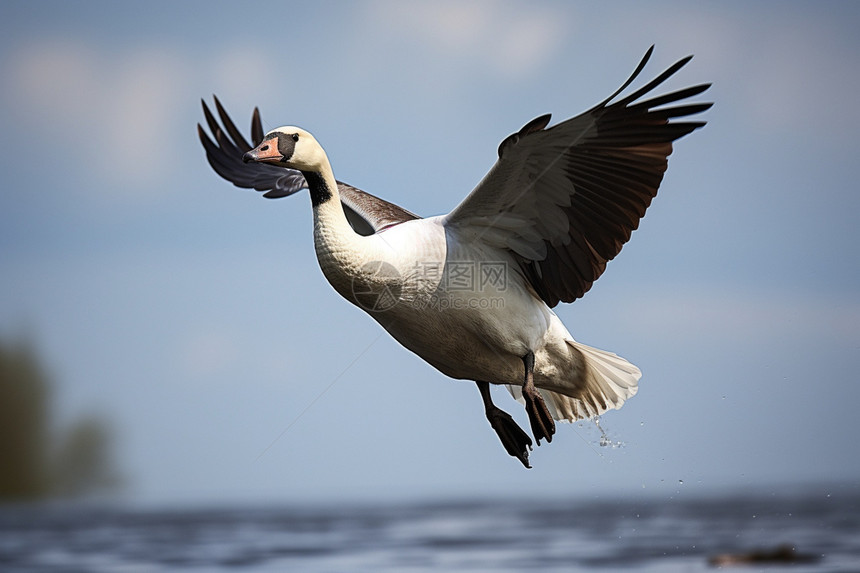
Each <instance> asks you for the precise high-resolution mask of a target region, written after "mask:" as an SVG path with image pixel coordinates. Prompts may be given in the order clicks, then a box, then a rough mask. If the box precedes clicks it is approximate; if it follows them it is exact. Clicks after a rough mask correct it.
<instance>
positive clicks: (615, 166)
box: [445, 46, 712, 307]
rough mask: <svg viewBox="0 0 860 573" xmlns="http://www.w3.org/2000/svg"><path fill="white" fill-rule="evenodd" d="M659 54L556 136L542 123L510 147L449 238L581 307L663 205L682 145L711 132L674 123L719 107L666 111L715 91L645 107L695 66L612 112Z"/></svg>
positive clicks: (452, 223)
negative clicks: (509, 258) (507, 260)
mask: <svg viewBox="0 0 860 573" xmlns="http://www.w3.org/2000/svg"><path fill="white" fill-rule="evenodd" d="M652 50H653V46H652V48H651V49H649V50H648V52H647V53H646V54H645V56H644V57H643V58H642V60H641V62H640V63H639V65H638V66H637V68H636V70H635V71H634V73H633V74H632V75H631V76H630V78H629V79H628V80H627V81H626V82H625V83H624V84H623V85H622V86H621V88H619V89H618V90H617V91H616V92H615V93H613V94H612V95H611V96H610V97H609V98H607V99H606V100H604V101H603V102H601V103H600V104H598V105H596V106H595V107H593V108H591V109H590V110H588V111H586V112H584V113H582V114H580V115H578V116H576V117H574V118H572V119H569V120H566V121H564V122H561V123H559V124H557V125H555V126H552V127H550V128H547V129H545V126H546V125H547V124H548V122H549V117H548V116H541V117H539V118H537V119H535V120H532V121H531V122H529V123H528V124H527V125H526V126H525V127H523V129H521V130H520V131H519V132H517V133H515V134H513V135H511V136H509V137H508V138H506V139H505V140H504V141H503V142H502V144H501V145H500V146H499V159H498V161H497V162H496V164H495V165H494V166H493V168H492V169H491V170H490V172H489V173H488V174H487V175H486V176H485V177H484V179H483V180H482V181H481V182H480V183H479V184H478V186H477V187H476V188H475V190H474V191H472V193H470V194H469V196H468V197H466V199H465V200H464V201H463V202H462V203H460V205H458V206H457V207H456V208H455V209H454V210H453V211H452V212H451V213H450V214H449V215H448V216H447V217H446V220H445V224H446V226H447V227H448V228H450V229H452V230H457V229H461V230H468V235H469V236H470V237H477V238H478V239H479V240H483V241H484V242H486V243H487V244H490V245H493V246H496V247H501V248H505V249H508V250H510V251H512V253H513V254H514V256H515V258H516V259H517V260H518V262H519V266H520V268H521V270H522V272H523V274H524V275H525V276H526V278H527V279H528V280H529V282H530V284H531V285H532V287H533V288H534V289H535V291H536V292H537V293H538V295H540V297H541V298H542V299H543V300H544V301H545V302H546V303H547V304H548V305H549V306H551V307H552V306H555V305H556V304H558V303H559V302H572V301H574V300H576V299H577V298H579V297H581V296H582V295H583V294H585V292H587V291H588V289H590V288H591V286H592V284H593V283H594V281H596V280H597V279H598V278H599V277H600V275H601V274H603V271H604V270H605V269H606V263H607V262H608V261H610V260H612V259H613V258H615V256H616V255H617V254H618V253H619V252H620V251H621V248H622V246H623V245H624V244H625V243H626V242H627V241H628V240H629V239H630V235H631V233H632V232H633V230H635V229H636V228H637V227H638V226H639V221H640V219H641V218H642V217H643V216H644V215H645V210H646V209H647V208H648V206H649V205H650V204H651V200H652V199H653V198H654V197H655V196H656V194H657V189H658V188H659V186H660V183H661V181H662V179H663V174H664V172H665V171H666V167H667V162H668V156H669V155H670V154H671V153H672V142H673V141H675V140H676V139H679V138H680V137H683V136H684V135H687V134H688V133H690V132H692V131H693V130H695V129H697V128H699V127H702V126H703V125H705V122H699V121H682V122H671V123H670V121H669V120H670V119H673V118H679V117H685V116H688V115H692V114H696V113H700V112H703V111H705V110H707V109H708V108H710V107H711V105H712V104H710V103H695V104H685V105H679V106H676V107H668V108H661V107H660V106H664V105H668V104H673V103H676V102H679V101H681V100H684V99H687V98H689V97H693V96H695V95H698V94H700V93H702V92H704V91H705V90H706V89H707V88H708V87H709V86H710V84H703V85H697V86H692V87H689V88H686V89H682V90H679V91H675V92H672V93H669V94H666V95H662V96H659V97H654V98H652V99H649V100H646V101H641V102H637V100H638V99H639V98H641V97H642V96H644V95H645V94H647V93H649V92H650V91H651V90H653V89H654V88H656V87H657V86H659V85H660V84H661V83H663V82H664V81H666V79H668V78H669V77H670V76H672V75H673V74H675V73H676V72H677V71H678V70H680V69H681V68H682V67H683V66H684V65H685V64H686V63H687V62H688V61H689V60H690V57H687V58H684V59H682V60H680V61H679V62H677V63H676V64H674V65H673V66H671V67H670V68H669V69H667V70H666V71H665V72H663V73H662V74H660V75H659V76H657V78H655V79H654V80H652V81H651V82H649V83H647V84H646V85H645V86H643V87H642V88H640V89H638V90H636V91H635V92H633V93H632V94H630V95H628V96H626V97H624V98H623V99H621V100H619V101H617V102H614V103H611V102H612V100H613V99H615V98H616V97H617V96H618V95H619V94H620V93H621V92H623V91H624V89H626V88H627V86H629V85H630V84H631V83H632V82H633V80H634V79H635V78H636V77H637V76H638V75H639V73H640V72H641V71H642V69H643V68H644V67H645V64H646V62H647V61H648V59H649V57H650V56H651V52H652Z"/></svg>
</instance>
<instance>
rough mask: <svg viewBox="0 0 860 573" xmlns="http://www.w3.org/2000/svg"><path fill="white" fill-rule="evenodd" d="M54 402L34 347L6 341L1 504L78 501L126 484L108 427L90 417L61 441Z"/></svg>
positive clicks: (1, 374) (0, 375) (0, 391)
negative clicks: (115, 465)
mask: <svg viewBox="0 0 860 573" xmlns="http://www.w3.org/2000/svg"><path fill="white" fill-rule="evenodd" d="M50 398H51V385H50V382H49V379H48V376H47V375H46V374H45V372H44V371H43V369H42V368H41V366H40V365H39V362H38V360H37V359H36V356H35V354H34V353H33V351H32V349H31V347H30V346H29V345H27V344H24V343H18V344H15V345H7V344H5V343H3V341H0V502H2V501H4V500H34V499H43V498H47V497H55V496H59V497H75V496H80V495H86V494H91V493H96V492H99V491H103V490H105V489H112V488H115V487H117V486H118V485H119V483H120V480H119V479H118V477H117V475H116V473H115V472H114V471H113V469H112V464H111V463H110V455H109V454H110V433H109V431H108V427H107V425H106V424H105V423H104V421H103V420H101V419H100V418H97V417H95V416H88V417H85V418H83V419H81V420H79V421H77V422H75V423H73V424H72V425H71V427H70V428H69V429H67V430H65V431H63V432H60V434H59V436H58V437H56V438H55V437H54V436H52V435H51V428H50V426H51V424H50V415H51V410H50V402H51V400H50Z"/></svg>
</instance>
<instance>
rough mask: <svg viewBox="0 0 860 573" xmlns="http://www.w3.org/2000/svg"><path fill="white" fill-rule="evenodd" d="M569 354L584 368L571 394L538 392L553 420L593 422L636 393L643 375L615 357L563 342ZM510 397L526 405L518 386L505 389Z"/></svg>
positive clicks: (583, 346)
mask: <svg viewBox="0 0 860 573" xmlns="http://www.w3.org/2000/svg"><path fill="white" fill-rule="evenodd" d="M566 342H567V343H568V345H569V347H570V350H571V351H572V352H578V353H579V354H581V355H582V356H583V357H584V358H585V363H586V365H587V368H586V371H585V375H584V376H582V379H581V380H572V381H570V382H571V390H570V392H566V393H565V394H561V393H558V392H553V391H551V390H545V389H543V388H541V389H540V393H541V395H542V396H543V398H544V401H545V402H546V405H547V408H549V412H550V414H551V415H552V417H553V419H555V420H560V421H566V422H573V421H575V420H581V419H583V418H594V417H595V416H599V415H600V414H602V413H603V412H605V411H607V410H611V409H618V408H620V407H621V406H622V405H623V404H624V401H625V400H627V399H628V398H630V397H631V396H634V395H635V394H636V392H637V390H638V389H639V379H640V378H641V377H642V372H641V371H640V370H639V369H638V368H637V367H636V366H634V365H633V364H631V363H630V362H628V361H626V360H624V359H623V358H621V357H620V356H618V355H617V354H613V353H612V352H607V351H605V350H600V349H598V348H592V347H591V346H586V345H585V344H580V343H579V342H576V341H574V340H568V341H566ZM508 390H509V391H510V393H511V395H512V396H513V397H514V399H516V400H517V401H518V402H520V403H525V401H524V400H523V393H522V390H521V389H520V387H519V386H511V385H509V386H508Z"/></svg>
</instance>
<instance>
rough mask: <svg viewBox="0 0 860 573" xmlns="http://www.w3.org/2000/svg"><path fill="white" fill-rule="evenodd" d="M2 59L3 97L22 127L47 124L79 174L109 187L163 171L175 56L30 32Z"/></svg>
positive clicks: (176, 95)
mask: <svg viewBox="0 0 860 573" xmlns="http://www.w3.org/2000/svg"><path fill="white" fill-rule="evenodd" d="M9 62H10V64H9V68H10V70H9V84H8V86H7V90H8V95H7V97H9V98H10V99H11V105H12V106H13V109H15V110H16V111H17V115H18V117H27V118H28V119H29V124H27V125H25V126H24V128H25V129H28V130H33V131H31V133H33V132H34V131H35V130H37V129H38V130H46V129H50V130H51V132H52V134H53V137H54V141H53V144H54V145H56V146H57V147H58V148H61V149H62V150H63V151H62V153H64V154H66V155H68V156H70V157H71V158H72V159H73V160H74V161H75V162H76V163H77V164H79V165H80V166H81V175H80V176H81V177H82V178H84V179H86V180H87V181H88V182H90V183H92V182H93V181H92V179H93V178H95V180H96V181H95V182H99V183H106V184H108V185H109V186H110V190H111V192H113V193H116V192H117V189H122V188H125V187H137V189H139V188H140V186H143V185H146V184H149V183H152V182H154V181H157V180H158V179H159V178H161V177H162V176H164V175H165V170H166V169H167V168H168V164H167V163H165V161H164V158H165V157H168V156H169V153H170V151H171V146H170V141H171V137H170V135H169V134H170V131H171V125H172V122H174V121H176V120H177V119H178V114H177V112H176V110H177V102H181V101H182V92H183V89H184V85H185V77H186V72H187V68H188V66H187V65H186V64H185V63H184V60H183V59H182V58H181V57H177V55H176V54H173V53H168V52H166V51H160V50H148V49H141V50H137V51H130V52H125V53H113V54H102V53H99V52H97V51H95V50H94V49H92V48H91V47H90V46H89V45H88V44H86V43H83V42H78V41H69V40H67V41H60V40H47V39H45V38H34V39H33V40H32V43H27V44H22V45H19V46H18V47H17V50H15V52H14V53H12V54H11V55H10V57H9ZM76 188H80V189H83V188H84V187H83V186H76ZM97 188H99V186H95V185H89V186H86V189H87V190H88V191H89V192H92V191H93V190H95V189H97Z"/></svg>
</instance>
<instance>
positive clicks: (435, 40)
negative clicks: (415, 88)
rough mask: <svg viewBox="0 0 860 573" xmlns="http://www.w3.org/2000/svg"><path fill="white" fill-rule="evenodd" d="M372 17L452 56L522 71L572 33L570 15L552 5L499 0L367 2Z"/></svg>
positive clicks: (405, 38)
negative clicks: (501, 0)
mask: <svg viewBox="0 0 860 573" xmlns="http://www.w3.org/2000/svg"><path fill="white" fill-rule="evenodd" d="M368 7H369V9H370V11H371V18H370V19H371V21H375V22H379V23H381V24H382V25H383V27H384V30H383V32H384V33H390V34H396V35H398V36H400V38H399V39H398V41H399V42H402V41H413V42H418V43H420V44H422V45H423V46H424V47H425V48H426V49H428V50H431V51H434V52H442V53H443V55H444V56H445V57H446V58H448V59H450V61H452V62H455V61H462V60H466V61H472V62H473V63H475V64H478V65H482V66H489V67H490V69H492V70H493V71H495V72H496V73H498V74H501V75H506V76H513V77H515V76H519V75H522V74H527V73H528V72H529V71H530V70H532V69H533V68H536V67H538V66H540V65H541V64H542V63H544V62H545V61H547V60H548V59H549V58H550V57H551V56H552V55H553V52H554V50H556V49H557V48H558V47H559V46H560V45H561V42H562V40H563V39H564V34H566V33H569V29H568V28H569V22H567V20H569V18H563V17H561V15H560V14H557V13H556V12H555V10H553V9H551V8H549V7H548V6H535V5H531V4H522V5H519V4H512V3H504V2H497V1H494V0H473V1H468V2H458V1H456V0H442V1H437V2H395V1H391V0H382V1H380V2H376V3H373V4H369V5H368Z"/></svg>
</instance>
